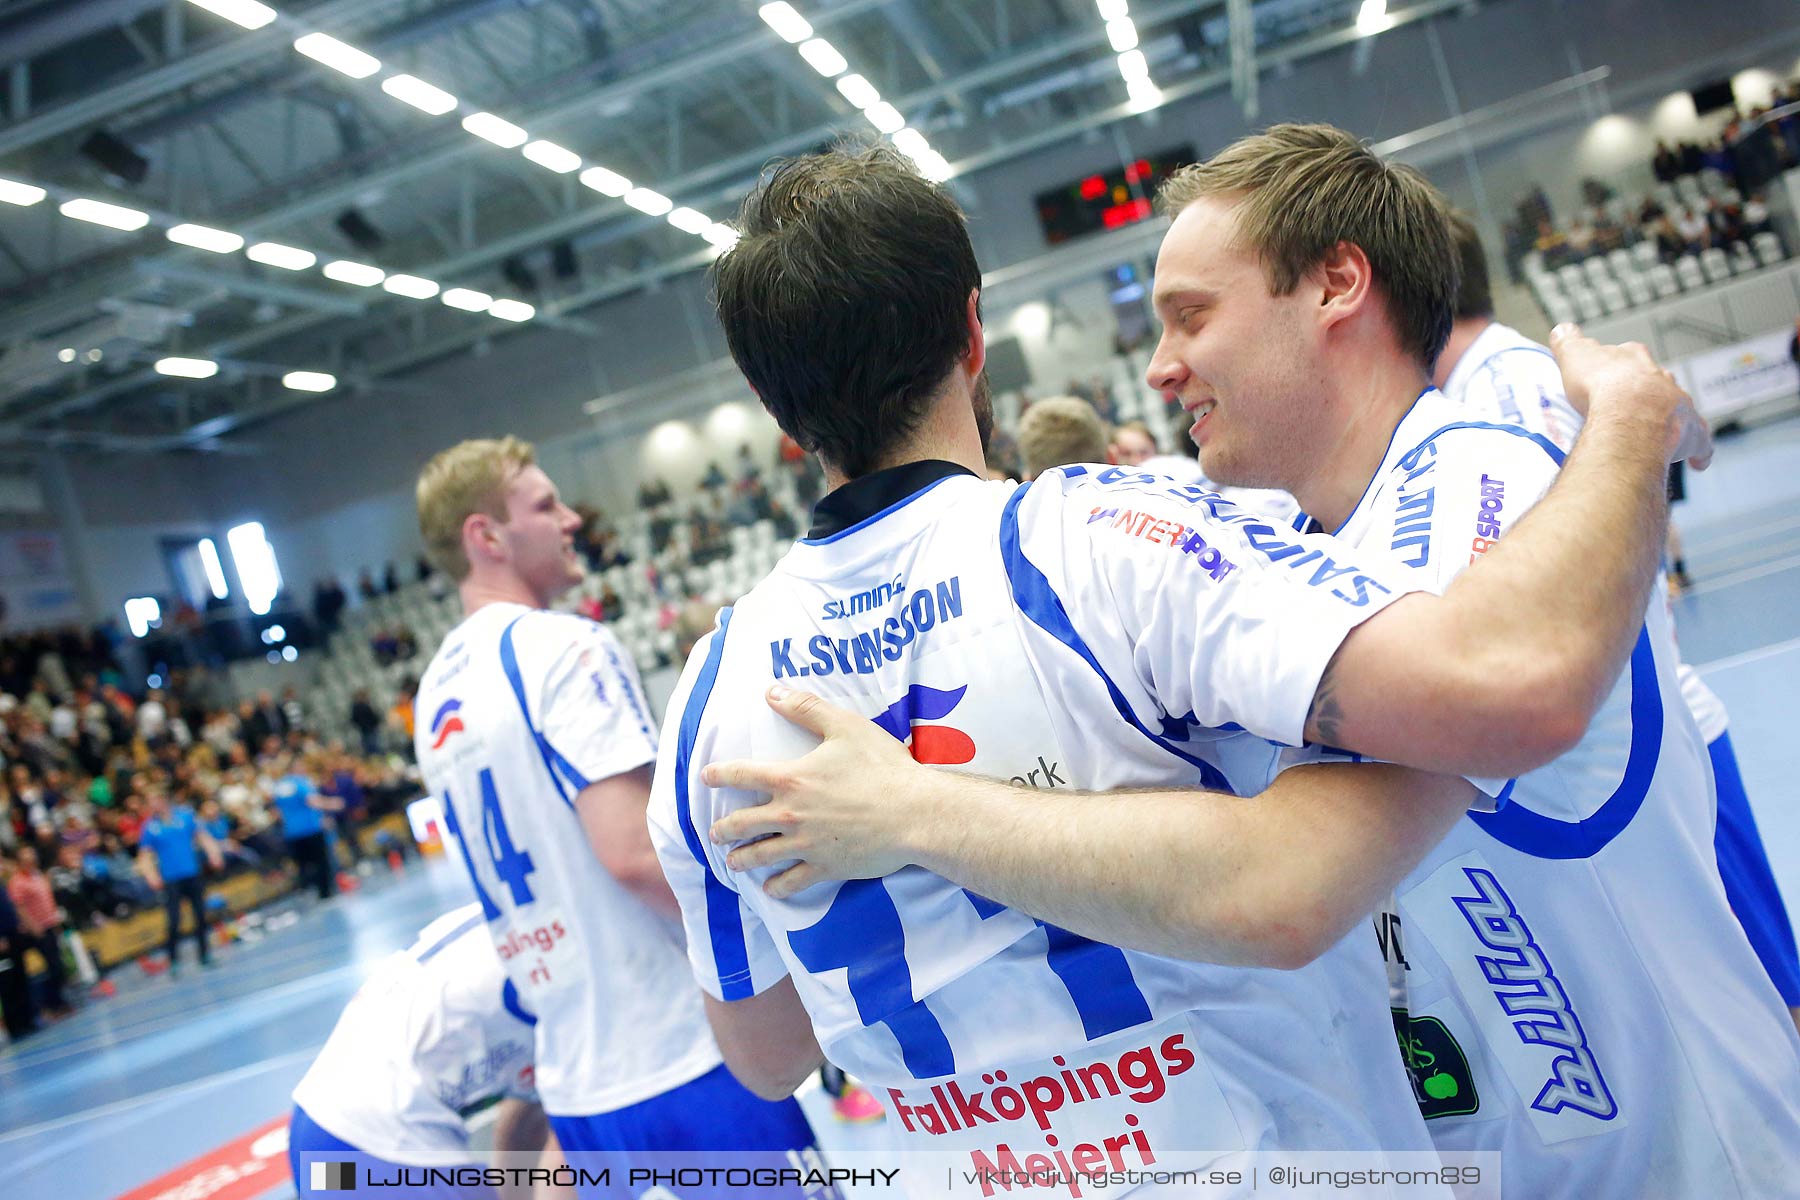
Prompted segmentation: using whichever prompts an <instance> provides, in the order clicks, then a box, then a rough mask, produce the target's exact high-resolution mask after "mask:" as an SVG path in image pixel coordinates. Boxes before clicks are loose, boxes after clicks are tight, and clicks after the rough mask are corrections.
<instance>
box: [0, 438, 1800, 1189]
mask: <svg viewBox="0 0 1800 1200" xmlns="http://www.w3.org/2000/svg"><path fill="white" fill-rule="evenodd" d="M1688 496H1689V499H1688V501H1687V502H1686V503H1685V504H1683V505H1681V506H1680V507H1679V508H1678V509H1677V512H1676V519H1677V523H1678V524H1679V525H1680V527H1681V530H1682V533H1683V535H1684V537H1685V539H1686V544H1687V559H1688V567H1689V571H1690V574H1691V575H1692V577H1693V579H1694V583H1695V585H1694V587H1693V588H1692V590H1691V591H1690V592H1689V593H1688V594H1687V595H1686V596H1684V597H1683V598H1682V599H1681V600H1679V601H1678V602H1677V606H1676V611H1677V618H1678V625H1679V631H1680V636H1681V645H1682V651H1683V654H1684V657H1685V658H1686V659H1687V661H1689V662H1691V663H1693V664H1695V665H1696V666H1697V667H1698V668H1699V669H1700V671H1701V672H1702V674H1703V675H1704V676H1705V678H1706V680H1707V682H1708V683H1709V684H1711V685H1712V687H1713V689H1714V690H1715V691H1717V692H1718V693H1719V695H1720V696H1721V697H1722V698H1723V699H1724V701H1725V704H1726V706H1727V708H1728V709H1729V710H1730V713H1731V731H1732V738H1733V741H1734V742H1735V743H1736V745H1737V749H1738V754H1739V757H1740V759H1741V761H1742V765H1743V769H1744V776H1745V783H1746V785H1747V787H1748V789H1749V793H1750V798H1751V801H1752V803H1753V805H1754V806H1755V809H1756V814H1757V820H1758V822H1759V823H1760V825H1761V827H1762V831H1763V836H1764V839H1765V841H1766V842H1767V845H1768V848H1769V856H1770V858H1771V860H1772V861H1773V863H1774V867H1775V874H1776V877H1777V878H1778V879H1779V881H1780V883H1781V886H1782V889H1783V891H1784V892H1785V893H1786V894H1787V896H1788V897H1789V898H1790V899H1791V900H1792V901H1795V902H1800V803H1796V801H1797V800H1800V796H1796V794H1795V784H1794V782H1793V773H1792V770H1791V766H1790V764H1791V761H1792V760H1791V759H1787V758H1784V757H1783V754H1784V753H1785V752H1784V751H1783V750H1782V747H1783V746H1784V745H1786V744H1787V741H1788V739H1790V738H1792V737H1793V736H1794V732H1793V728H1792V725H1791V721H1792V719H1793V716H1794V714H1795V713H1800V417H1791V418H1788V419H1785V420H1782V421H1779V422H1776V423H1773V424H1769V425H1765V426H1763V427H1761V428H1758V429H1754V430H1752V431H1750V432H1748V433H1745V434H1741V435H1738V436H1735V437H1731V438H1728V439H1726V440H1724V441H1722V442H1721V444H1720V447H1719V454H1718V460H1717V463H1716V464H1715V466H1714V468H1713V469H1712V470H1711V471H1709V472H1707V473H1705V474H1703V475H1690V478H1689V481H1688ZM469 899H470V896H469V893H468V887H467V883H466V882H465V880H464V878H463V876H462V872H461V870H460V868H459V866H458V864H455V863H453V862H445V861H443V860H442V859H441V858H440V859H437V860H434V861H431V862H429V863H428V864H427V865H425V866H424V867H414V868H413V869H412V870H411V871H409V872H408V873H406V874H404V875H399V876H390V875H388V874H387V873H385V872H383V873H381V874H379V875H377V876H375V877H373V878H371V879H369V880H366V881H365V882H364V885H363V886H362V887H361V888H360V889H359V890H358V891H356V892H355V893H353V894H349V895H345V896H340V897H338V898H336V899H333V900H331V901H329V902H326V903H323V904H316V905H300V906H297V907H295V908H294V909H293V910H292V912H293V914H294V917H295V919H294V920H293V921H292V922H291V923H290V924H288V925H287V926H286V927H285V928H282V929H279V930H277V931H275V932H272V933H270V934H269V935H268V936H266V937H265V938H264V939H263V940H261V941H260V942H257V943H255V944H253V945H252V944H245V943H238V944H236V945H233V946H229V947H226V948H225V949H223V950H222V951H220V952H219V957H220V959H221V962H220V965H219V966H218V967H217V968H215V969H214V970H212V971H210V972H205V973H201V972H195V971H192V970H190V971H189V972H188V973H186V974H185V975H183V976H182V977H181V978H180V979H178V980H171V979H169V978H168V977H167V976H158V977H154V978H152V977H146V976H144V975H143V974H142V973H141V972H140V971H139V970H138V968H137V967H135V966H132V965H127V966H125V967H123V968H120V969H119V970H117V971H115V972H114V973H113V978H114V979H115V980H116V981H117V984H118V994H117V995H116V996H114V997H112V998H109V999H104V1000H90V1001H88V1002H87V1004H86V1005H85V1007H83V1008H82V1009H81V1010H80V1011H79V1012H78V1013H77V1014H76V1015H75V1016H73V1017H71V1018H70V1019H68V1020H66V1021H63V1022H62V1023H61V1024H59V1025H57V1026H55V1027H54V1028H52V1029H50V1030H49V1031H47V1032H45V1033H42V1034H39V1035H36V1036H34V1037H32V1038H30V1039H29V1040H27V1041H26V1042H25V1043H24V1044H22V1045H19V1046H14V1047H9V1048H6V1049H0V1163H3V1164H4V1166H5V1171H4V1175H5V1178H6V1186H5V1188H4V1194H5V1195H6V1196H8V1197H15V1198H17V1200H49V1198H51V1197H57V1198H58V1200H64V1198H66V1200H113V1198H114V1197H120V1196H123V1195H125V1194H126V1193H129V1192H132V1191H133V1190H136V1189H139V1188H140V1187H141V1186H142V1185H144V1184H145V1183H147V1182H148V1181H150V1180H153V1179H156V1178H158V1177H159V1176H162V1175H164V1174H165V1173H166V1172H169V1171H171V1170H172V1169H174V1168H176V1167H179V1166H181V1165H182V1164H184V1163H188V1162H190V1161H191V1160H194V1159H196V1158H199V1157H201V1156H204V1155H206V1154H207V1153H208V1152H209V1151H212V1150H214V1149H216V1148H218V1147H220V1146H222V1145H224V1144H226V1143H228V1142H231V1141H233V1140H234V1139H237V1138H240V1137H242V1136H243V1135H245V1134H246V1133H248V1132H250V1131H252V1130H255V1129H257V1128H259V1127H261V1126H266V1125H268V1124H269V1123H270V1122H271V1121H274V1120H276V1119H277V1118H279V1117H280V1116H281V1115H282V1114H283V1113H285V1112H286V1111H287V1108H288V1095H289V1092H290V1091H291V1089H292V1088H293V1086H294V1084H295V1083H296V1082H297V1081H298V1080H299V1078H300V1076H301V1074H302V1073H303V1072H304V1071H305V1070H306V1067H307V1064H308V1063H309V1062H310V1061H311V1058H312V1056H313V1054H314V1053H315V1052H316V1051H317V1050H318V1048H319V1046H320V1045H321V1044H322V1043H323V1042H324V1040H325V1038H326V1035H327V1034H328V1033H329V1032H330V1030H331V1027H332V1024H333V1022H334V1021H335V1020H336V1019H337V1015H338V1012H339V1010H340V1009H341V1008H342V1007H343V1005H344V1004H345V1003H346V1002H347V1001H348V1000H349V998H350V995H351V993H352V992H354V991H355V990H356V987H357V985H358V983H359V982H360V981H361V979H362V977H363V975H364V973H365V972H366V971H367V970H368V969H369V967H370V966H371V965H372V964H374V963H375V962H376V961H377V960H378V959H380V958H381V957H382V956H383V955H386V954H388V953H390V952H392V951H394V950H398V949H401V948H403V947H404V946H406V945H407V944H409V943H410V941H411V940H412V937H413V935H414V933H415V932H416V931H417V930H418V929H419V928H420V927H421V926H422V925H424V924H425V923H426V922H427V921H429V920H430V919H431V918H432V917H434V916H436V915H438V914H439V913H441V912H443V911H444V910H445V909H447V908H450V907H453V906H455V905H458V904H462V903H466V902H467V901H468V900H469ZM190 953H191V951H190ZM807 1103H808V1110H809V1112H810V1113H811V1114H812V1115H813V1117H814V1123H815V1125H816V1126H817V1127H818V1128H819V1130H820V1135H821V1142H822V1144H824V1145H825V1146H826V1147H828V1148H829V1147H834V1146H835V1147H840V1148H865V1147H867V1146H869V1145H870V1144H871V1139H872V1138H874V1137H875V1136H877V1135H876V1134H875V1133H873V1132H872V1131H870V1130H868V1129H867V1128H858V1129H852V1128H847V1127H844V1126H840V1125H837V1124H836V1123H835V1122H834V1120H833V1118H832V1117H831V1116H830V1115H829V1114H828V1112H827V1110H826V1108H825V1107H824V1104H823V1102H822V1101H821V1099H820V1097H819V1096H818V1095H817V1094H816V1092H815V1093H814V1094H813V1095H811V1096H810V1097H808V1100H807ZM264 1195H266V1196H268V1197H285V1196H291V1195H292V1188H291V1187H290V1186H288V1185H286V1184H285V1183H276V1184H275V1185H274V1186H272V1187H271V1188H269V1189H267V1190H266V1191H265V1192H264Z"/></svg>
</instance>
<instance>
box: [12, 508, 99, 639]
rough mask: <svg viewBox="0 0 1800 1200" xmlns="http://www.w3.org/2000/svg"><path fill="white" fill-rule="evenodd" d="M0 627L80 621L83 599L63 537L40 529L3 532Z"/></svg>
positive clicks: (39, 627)
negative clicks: (73, 578) (2, 607)
mask: <svg viewBox="0 0 1800 1200" xmlns="http://www.w3.org/2000/svg"><path fill="white" fill-rule="evenodd" d="M0 605H4V606H5V608H4V612H3V613H0V630H26V629H42V628H45V627H47V626H53V625H65V624H80V623H81V621H82V613H81V599H80V597H79V596H78V595H77V594H76V591H75V584H74V581H73V580H72V579H71V578H70V575H69V568H68V563H67V562H66V560H65V559H64V557H63V544H62V537H61V536H60V535H59V534H57V533H54V532H50V531H47V530H41V529H31V530H12V531H8V532H4V533H0Z"/></svg>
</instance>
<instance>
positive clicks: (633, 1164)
mask: <svg viewBox="0 0 1800 1200" xmlns="http://www.w3.org/2000/svg"><path fill="white" fill-rule="evenodd" d="M550 1128H551V1129H552V1130H553V1131H554V1132H555V1134H556V1140H557V1142H558V1143H559V1144H560V1145H561V1146H562V1150H563V1154H564V1155H565V1156H566V1157H567V1158H568V1161H569V1162H570V1164H571V1165H580V1166H584V1167H587V1168H589V1169H590V1170H598V1169H599V1168H601V1167H605V1168H608V1169H609V1172H610V1187H595V1186H592V1185H591V1184H589V1183H587V1182H586V1181H583V1182H581V1183H578V1184H577V1185H576V1191H578V1192H579V1193H580V1194H581V1197H582V1200H625V1198H630V1200H635V1198H636V1197H638V1196H640V1195H642V1194H643V1193H644V1192H646V1191H648V1190H650V1189H651V1188H652V1187H655V1186H659V1185H660V1186H662V1187H663V1188H664V1189H665V1190H667V1191H672V1192H674V1193H675V1194H676V1195H678V1196H680V1197H681V1198H682V1200H703V1198H705V1197H735V1198H740V1200H746V1198H749V1197H755V1198H756V1200H802V1197H808V1198H811V1197H817V1198H819V1200H828V1198H830V1197H835V1196H837V1194H838V1193H837V1190H836V1188H826V1189H820V1188H817V1187H814V1188H812V1189H810V1190H809V1189H807V1188H804V1187H801V1186H798V1185H796V1186H786V1185H780V1184H777V1185H771V1186H766V1187H756V1188H746V1187H744V1186H742V1185H741V1184H740V1185H737V1186H730V1185H728V1184H722V1185H721V1186H718V1187H712V1186H708V1185H706V1184H705V1183H700V1184H698V1185H696V1184H695V1183H694V1182H693V1180H692V1179H681V1180H675V1181H671V1180H669V1179H668V1178H663V1179H655V1178H649V1177H644V1178H640V1179H638V1180H636V1181H634V1180H633V1179H632V1172H633V1170H637V1171H639V1172H646V1171H669V1170H676V1169H680V1168H690V1169H693V1168H705V1167H719V1168H727V1167H728V1168H747V1167H756V1168H763V1169H767V1168H799V1169H801V1170H805V1169H806V1168H807V1167H808V1165H810V1164H816V1163H817V1162H818V1159H817V1157H816V1155H815V1154H814V1153H812V1150H813V1131H812V1126H811V1125H809V1124H807V1121H806V1114H805V1113H803V1112H801V1111H800V1105H799V1103H798V1102H796V1101H794V1100H780V1101H776V1102H774V1103H771V1102H769V1101H767V1100H759V1099H757V1098H756V1097H755V1096H753V1095H751V1094H750V1092H749V1091H748V1090H747V1089H746V1088H745V1087H744V1085H743V1084H741V1083H739V1082H738V1081H737V1080H736V1079H735V1078H733V1077H732V1074H731V1072H730V1071H729V1070H727V1069H726V1068H725V1067H723V1066H720V1067H715V1068H714V1069H713V1070H711V1071H708V1072H707V1073H706V1074H704V1075H702V1076H700V1078H698V1079H695V1080H692V1081H691V1082H688V1083H684V1084H682V1085H681V1086H680V1087H678V1088H675V1089H673V1090H672V1091H667V1092H664V1093H663V1094H662V1095H660V1096H655V1097H652V1098H651V1099H649V1100H645V1101H643V1102H642V1103H639V1104H633V1105H631V1106H629V1107H627V1108H621V1109H617V1110H615V1111H613V1112H609V1113H596V1114H594V1115H593V1116H586V1117H566V1116H565V1117H559V1116H554V1115H552V1116H551V1117H550Z"/></svg>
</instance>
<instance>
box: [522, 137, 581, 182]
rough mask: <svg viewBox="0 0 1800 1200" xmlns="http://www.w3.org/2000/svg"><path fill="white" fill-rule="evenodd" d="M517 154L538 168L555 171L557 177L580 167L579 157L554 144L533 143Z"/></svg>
mask: <svg viewBox="0 0 1800 1200" xmlns="http://www.w3.org/2000/svg"><path fill="white" fill-rule="evenodd" d="M519 153H520V154H523V155H524V156H525V157H526V158H529V159H530V160H531V161H532V162H534V163H536V164H537V165H538V166H540V167H545V168H547V169H549V170H552V171H555V172H556V173H557V174H558V175H567V174H568V173H569V172H570V171H573V170H575V169H576V168H577V167H579V166H581V155H579V154H577V153H575V152H574V151H573V150H570V149H567V148H566V147H563V146H559V145H557V144H556V143H555V142H546V141H542V140H540V141H535V142H532V143H531V144H529V145H528V146H526V147H525V149H523V150H521V151H519Z"/></svg>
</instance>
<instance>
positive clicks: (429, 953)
mask: <svg viewBox="0 0 1800 1200" xmlns="http://www.w3.org/2000/svg"><path fill="white" fill-rule="evenodd" d="M485 924H487V918H485V917H484V916H482V914H480V913H470V914H469V916H468V919H467V920H465V921H463V923H462V924H461V925H458V926H457V927H456V928H455V929H452V930H451V931H450V932H449V933H446V934H445V935H444V936H443V937H441V938H439V939H438V940H437V941H435V942H433V943H432V944H431V945H429V946H427V947H426V948H425V949H424V950H423V951H422V952H421V953H420V954H419V958H418V961H419V963H420V965H423V964H425V963H428V962H430V961H431V960H432V959H434V958H436V957H437V956H438V954H439V952H441V951H442V950H443V949H444V947H446V946H448V945H449V944H450V943H451V942H454V941H455V940H456V939H457V938H459V937H461V936H462V935H463V934H465V933H467V932H469V930H471V929H474V928H475V927H476V926H478V925H485Z"/></svg>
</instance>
